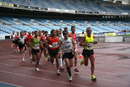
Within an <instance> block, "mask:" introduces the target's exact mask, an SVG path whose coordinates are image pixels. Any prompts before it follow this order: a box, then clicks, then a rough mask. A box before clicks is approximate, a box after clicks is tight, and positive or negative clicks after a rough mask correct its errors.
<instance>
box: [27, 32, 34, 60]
mask: <svg viewBox="0 0 130 87" xmlns="http://www.w3.org/2000/svg"><path fill="white" fill-rule="evenodd" d="M31 38H33V36H32V35H31V32H28V35H27V39H26V42H27V47H28V50H29V57H30V59H32V56H31V47H30V46H29V41H30V39H31Z"/></svg>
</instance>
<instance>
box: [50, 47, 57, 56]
mask: <svg viewBox="0 0 130 87" xmlns="http://www.w3.org/2000/svg"><path fill="white" fill-rule="evenodd" d="M48 52H49V55H50V56H51V57H54V56H56V55H57V54H58V53H59V48H57V49H55V50H52V49H50V48H48Z"/></svg>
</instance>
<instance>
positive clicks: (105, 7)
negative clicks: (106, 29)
mask: <svg viewBox="0 0 130 87" xmlns="http://www.w3.org/2000/svg"><path fill="white" fill-rule="evenodd" d="M0 2H7V3H12V4H18V5H26V6H35V7H41V8H55V9H68V10H79V11H92V12H113V13H125V12H128V13H130V6H129V5H117V4H116V5H115V4H114V5H113V4H112V3H107V4H106V2H103V1H102V0H0Z"/></svg>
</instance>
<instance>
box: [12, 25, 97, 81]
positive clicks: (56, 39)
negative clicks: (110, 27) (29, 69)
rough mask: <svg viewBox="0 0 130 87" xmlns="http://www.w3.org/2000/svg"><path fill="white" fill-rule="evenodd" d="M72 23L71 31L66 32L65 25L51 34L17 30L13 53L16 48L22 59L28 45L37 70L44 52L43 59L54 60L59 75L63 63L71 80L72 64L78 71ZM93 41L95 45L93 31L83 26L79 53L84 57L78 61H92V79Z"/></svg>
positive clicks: (31, 60) (13, 36)
mask: <svg viewBox="0 0 130 87" xmlns="http://www.w3.org/2000/svg"><path fill="white" fill-rule="evenodd" d="M75 30H76V29H75V26H71V33H69V32H68V29H67V27H65V28H64V31H63V32H62V30H61V29H57V30H51V32H50V35H48V32H47V31H35V32H28V34H27V32H26V31H21V32H20V34H19V33H18V32H17V34H15V32H13V33H12V35H11V38H12V47H13V49H14V51H15V52H17V48H19V51H20V53H21V54H23V57H22V61H25V58H24V57H25V53H26V50H27V48H28V51H29V56H30V62H31V63H32V62H35V63H36V66H35V70H36V71H39V68H38V67H39V62H40V59H41V55H42V53H44V60H45V61H48V62H51V63H52V64H53V63H54V60H55V62H56V69H57V71H56V73H57V75H60V71H63V70H64V68H63V63H65V66H66V69H67V72H68V75H69V81H72V74H71V68H72V67H73V64H74V71H75V72H79V70H78V68H77V50H78V49H77V46H78V40H77V36H76V33H75ZM94 44H97V41H94V36H93V34H92V30H91V28H87V29H86V34H85V35H84V37H83V38H82V40H81V41H80V44H79V45H80V46H82V47H84V49H83V52H82V55H83V56H84V58H83V60H82V61H81V62H80V65H82V64H84V65H85V66H87V65H88V59H90V62H91V79H92V81H96V77H95V76H94V68H95V65H94V62H95V57H94V51H93V48H94Z"/></svg>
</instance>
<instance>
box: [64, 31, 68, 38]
mask: <svg viewBox="0 0 130 87" xmlns="http://www.w3.org/2000/svg"><path fill="white" fill-rule="evenodd" d="M63 35H64V38H65V39H67V38H68V31H63Z"/></svg>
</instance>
